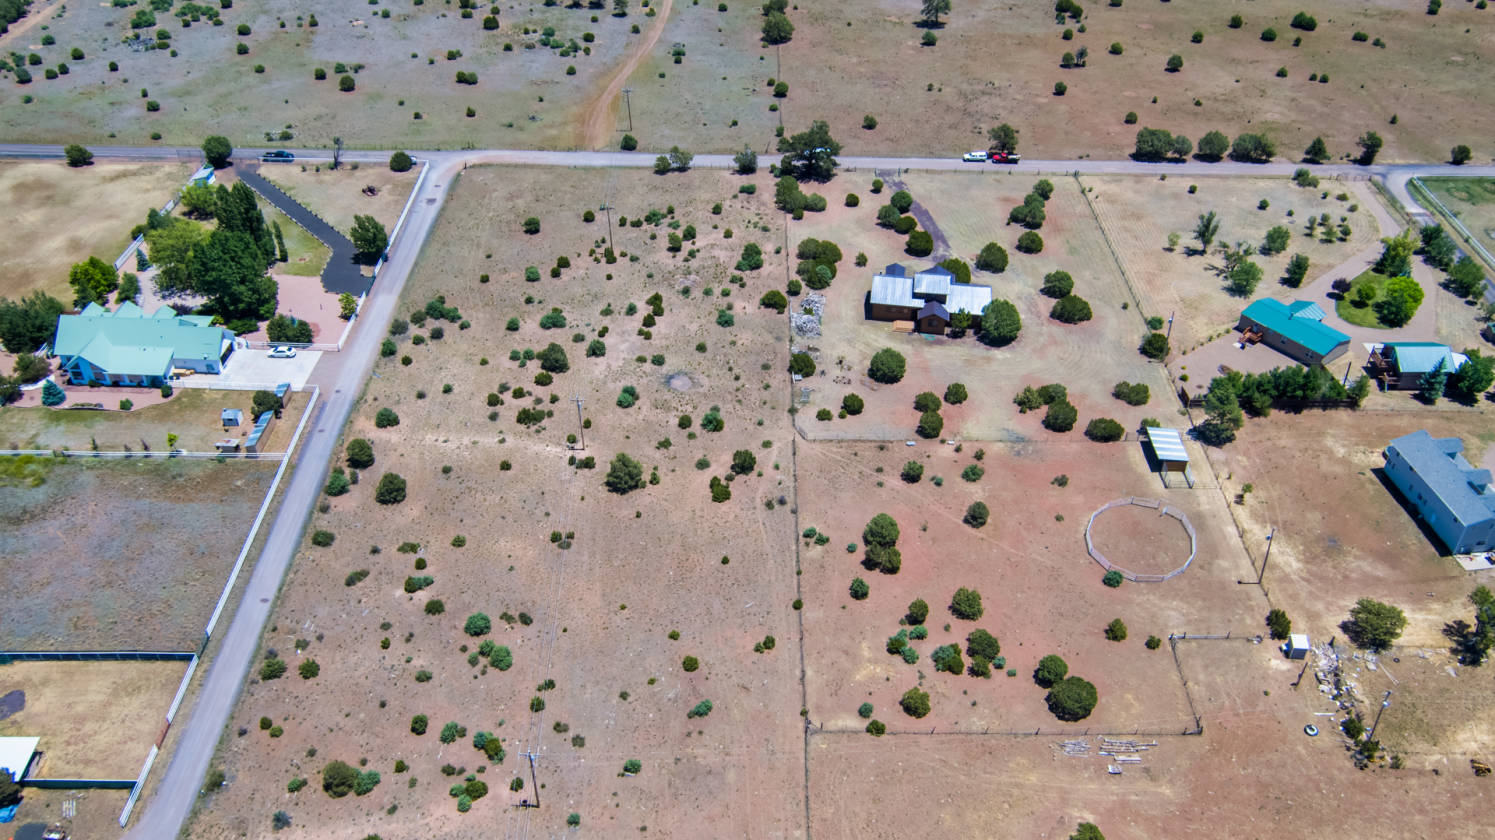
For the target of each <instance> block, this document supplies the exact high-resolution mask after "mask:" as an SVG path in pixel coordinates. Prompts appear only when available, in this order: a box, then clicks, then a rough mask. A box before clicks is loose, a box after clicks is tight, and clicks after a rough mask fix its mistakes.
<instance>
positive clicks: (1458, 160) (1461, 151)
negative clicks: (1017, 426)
mask: <svg viewBox="0 0 1495 840" xmlns="http://www.w3.org/2000/svg"><path fill="white" fill-rule="evenodd" d="M68 148H72V147H71V146H69V147H68ZM1471 154H1472V153H1471V152H1470V151H1469V147H1468V146H1464V145H1458V146H1454V147H1453V150H1452V151H1450V152H1449V153H1448V162H1449V163H1451V164H1453V165H1454V166H1463V165H1464V164H1466V163H1468V162H1469V158H1470V156H1471ZM90 157H92V155H90ZM68 163H69V164H71V163H72V158H71V157H69V158H68Z"/></svg>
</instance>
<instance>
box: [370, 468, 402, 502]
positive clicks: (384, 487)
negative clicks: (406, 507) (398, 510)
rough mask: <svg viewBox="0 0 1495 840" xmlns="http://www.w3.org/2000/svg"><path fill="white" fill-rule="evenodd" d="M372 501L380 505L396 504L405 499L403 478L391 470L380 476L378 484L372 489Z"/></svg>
mask: <svg viewBox="0 0 1495 840" xmlns="http://www.w3.org/2000/svg"><path fill="white" fill-rule="evenodd" d="M374 501H376V502H378V503H379V504H381V505H397V504H399V503H400V502H403V501H405V479H403V478H401V477H400V475H399V474H398V473H392V472H390V473H385V474H384V475H382V476H380V477H379V486H378V487H376V488H375V489H374Z"/></svg>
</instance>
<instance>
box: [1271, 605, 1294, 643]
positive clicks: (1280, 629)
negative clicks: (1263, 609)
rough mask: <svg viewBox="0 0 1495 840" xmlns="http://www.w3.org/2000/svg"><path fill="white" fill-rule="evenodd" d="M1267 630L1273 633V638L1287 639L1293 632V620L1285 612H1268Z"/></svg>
mask: <svg viewBox="0 0 1495 840" xmlns="http://www.w3.org/2000/svg"><path fill="white" fill-rule="evenodd" d="M1267 629H1268V630H1270V631H1271V633H1272V638H1274V639H1286V638H1287V637H1288V636H1289V635H1291V634H1292V632H1293V620H1292V619H1290V618H1288V617H1287V613H1286V612H1284V611H1283V610H1280V609H1276V608H1273V609H1272V610H1270V611H1268V612H1267Z"/></svg>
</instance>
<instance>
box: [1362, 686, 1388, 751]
mask: <svg viewBox="0 0 1495 840" xmlns="http://www.w3.org/2000/svg"><path fill="white" fill-rule="evenodd" d="M1390 705H1391V689H1389V688H1388V689H1386V694H1385V695H1384V696H1382V697H1381V708H1379V709H1377V710H1376V720H1375V723H1372V724H1371V725H1370V734H1369V735H1366V736H1365V740H1367V741H1374V740H1375V739H1376V727H1377V726H1380V725H1381V713H1382V712H1384V711H1386V707H1387V706H1390Z"/></svg>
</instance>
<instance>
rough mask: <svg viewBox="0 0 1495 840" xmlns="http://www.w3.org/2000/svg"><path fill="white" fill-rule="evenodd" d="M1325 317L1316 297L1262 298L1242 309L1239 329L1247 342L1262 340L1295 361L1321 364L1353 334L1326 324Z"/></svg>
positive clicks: (1341, 351)
mask: <svg viewBox="0 0 1495 840" xmlns="http://www.w3.org/2000/svg"><path fill="white" fill-rule="evenodd" d="M1324 317H1325V316H1324V310H1322V309H1320V308H1319V307H1318V304H1316V303H1314V302H1312V301H1307V300H1298V301H1293V302H1292V303H1283V302H1282V301H1280V300H1273V299H1272V298H1262V299H1261V300H1258V301H1254V302H1253V303H1252V304H1251V305H1250V306H1248V307H1246V309H1245V310H1244V311H1243V312H1241V320H1240V322H1239V323H1237V324H1236V329H1238V330H1240V331H1241V335H1242V337H1243V339H1244V340H1245V342H1246V343H1247V344H1252V343H1255V342H1258V341H1260V342H1261V343H1262V344H1265V345H1267V346H1269V347H1271V348H1273V349H1274V350H1277V351H1278V352H1279V353H1282V354H1283V355H1285V356H1288V357H1289V358H1291V359H1293V360H1294V361H1297V362H1301V363H1302V364H1305V365H1321V364H1323V363H1325V362H1328V361H1332V360H1333V359H1335V358H1337V357H1338V356H1341V355H1343V354H1344V352H1345V351H1346V350H1348V349H1349V347H1350V337H1349V336H1347V335H1345V334H1344V333H1342V332H1340V331H1339V330H1336V329H1334V328H1333V327H1330V326H1326V325H1325V324H1324V323H1323V320H1324Z"/></svg>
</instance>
